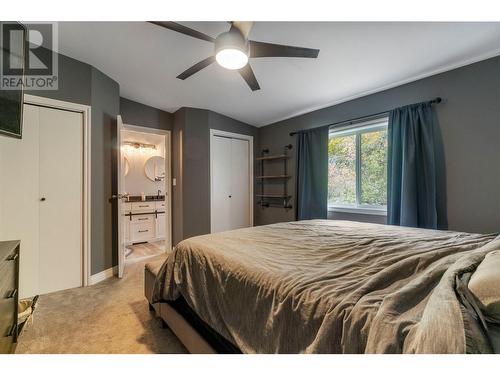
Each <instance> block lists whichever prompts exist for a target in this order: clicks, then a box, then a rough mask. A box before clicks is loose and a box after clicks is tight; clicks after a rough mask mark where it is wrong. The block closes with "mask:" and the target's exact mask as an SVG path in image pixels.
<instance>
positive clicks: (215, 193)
mask: <svg viewBox="0 0 500 375" xmlns="http://www.w3.org/2000/svg"><path fill="white" fill-rule="evenodd" d="M251 154H252V152H251V150H250V142H249V141H248V140H245V139H239V138H230V137H226V136H217V135H214V136H212V142H211V163H212V166H211V179H212V182H211V189H212V192H211V229H212V233H215V232H223V231H227V230H233V229H238V228H244V227H249V226H251V225H252V223H251V220H250V217H251V203H250V202H251V191H250V186H251V173H250V172H251V171H250V155H251Z"/></svg>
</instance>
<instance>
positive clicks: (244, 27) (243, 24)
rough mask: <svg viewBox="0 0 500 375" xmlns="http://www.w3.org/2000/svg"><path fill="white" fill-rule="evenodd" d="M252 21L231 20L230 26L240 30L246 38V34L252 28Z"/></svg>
mask: <svg viewBox="0 0 500 375" xmlns="http://www.w3.org/2000/svg"><path fill="white" fill-rule="evenodd" d="M252 26H253V22H252V21H233V22H231V28H233V27H234V28H236V29H238V30H239V31H240V33H241V35H243V36H244V37H245V39H248V35H249V34H250V31H251V30H252Z"/></svg>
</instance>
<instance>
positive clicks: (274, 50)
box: [151, 21, 319, 91]
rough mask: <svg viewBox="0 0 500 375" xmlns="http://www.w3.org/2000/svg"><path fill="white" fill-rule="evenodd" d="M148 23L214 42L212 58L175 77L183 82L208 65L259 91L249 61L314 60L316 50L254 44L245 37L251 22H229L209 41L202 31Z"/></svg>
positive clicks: (159, 23) (158, 22) (181, 26)
mask: <svg viewBox="0 0 500 375" xmlns="http://www.w3.org/2000/svg"><path fill="white" fill-rule="evenodd" d="M151 23H153V24H155V25H158V26H161V27H164V28H166V29H169V30H173V31H177V32H178V33H181V34H184V35H188V36H191V37H193V38H197V39H201V40H206V41H207V42H211V43H214V45H215V49H214V55H213V56H210V57H207V58H206V59H204V60H201V61H200V62H198V63H196V64H194V65H193V66H192V67H190V68H189V69H187V70H185V71H184V72H182V73H181V74H179V75H178V76H177V78H179V79H182V80H185V79H186V78H189V77H191V76H192V75H193V74H195V73H197V72H199V71H200V70H202V69H203V68H206V67H207V66H209V65H210V64H212V63H214V62H215V61H217V63H218V64H219V65H220V66H222V67H224V68H226V69H230V70H237V71H238V73H240V75H241V76H242V77H243V79H244V80H245V82H246V83H247V84H248V86H249V87H250V89H252V91H256V90H260V86H259V83H258V82H257V79H256V78H255V75H254V73H253V70H252V68H251V66H250V64H249V63H248V59H249V58H258V57H305V58H312V59H315V58H317V57H318V54H319V49H313V48H303V47H294V46H287V45H281V44H273V43H266V42H258V41H255V40H249V39H248V35H249V34H250V30H251V29H252V25H253V22H246V21H237V22H236V21H235V22H230V24H231V27H230V29H229V31H226V32H223V33H222V34H219V35H218V36H217V37H216V38H212V37H211V36H208V35H206V34H204V33H202V32H199V31H196V30H193V29H190V28H189V27H186V26H183V25H181V24H179V23H176V22H166V21H151Z"/></svg>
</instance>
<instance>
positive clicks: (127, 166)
mask: <svg viewBox="0 0 500 375" xmlns="http://www.w3.org/2000/svg"><path fill="white" fill-rule="evenodd" d="M129 171H130V163H129V161H128V159H127V157H126V156H124V157H123V175H124V176H126V175H128V172H129Z"/></svg>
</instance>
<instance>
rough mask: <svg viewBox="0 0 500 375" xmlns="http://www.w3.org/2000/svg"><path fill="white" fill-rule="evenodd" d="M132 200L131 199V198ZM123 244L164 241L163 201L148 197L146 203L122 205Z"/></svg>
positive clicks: (132, 202) (137, 202) (135, 202)
mask: <svg viewBox="0 0 500 375" xmlns="http://www.w3.org/2000/svg"><path fill="white" fill-rule="evenodd" d="M131 198H132V200H133V197H131ZM122 206H123V210H122V211H123V215H124V216H125V220H124V226H125V228H124V232H125V244H127V245H130V244H134V243H139V242H149V241H159V240H164V239H165V229H166V222H165V200H164V198H163V200H159V199H157V198H156V197H155V198H150V197H148V198H147V199H146V201H131V202H124V203H123V205H122Z"/></svg>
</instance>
